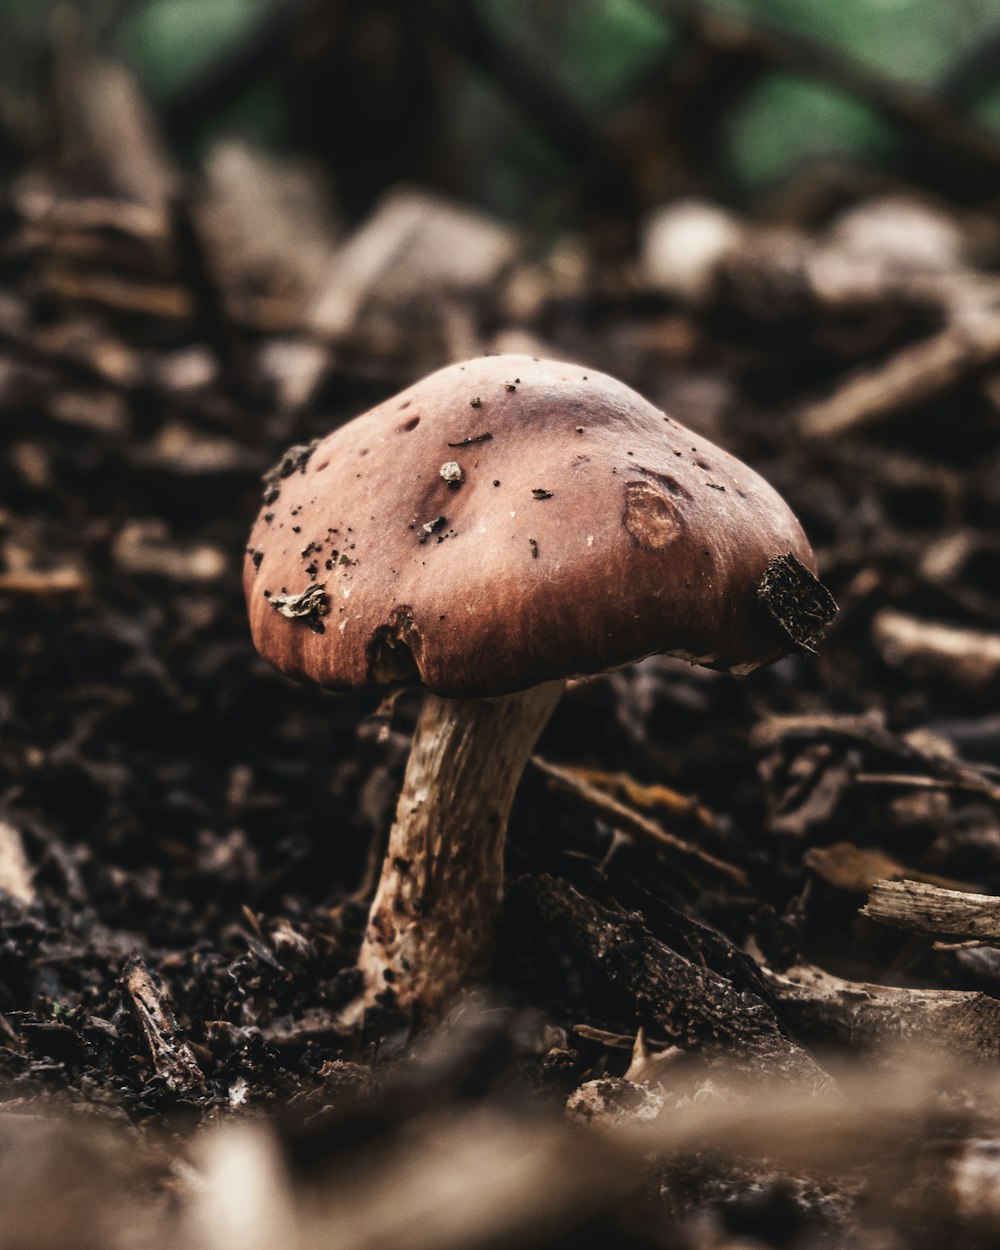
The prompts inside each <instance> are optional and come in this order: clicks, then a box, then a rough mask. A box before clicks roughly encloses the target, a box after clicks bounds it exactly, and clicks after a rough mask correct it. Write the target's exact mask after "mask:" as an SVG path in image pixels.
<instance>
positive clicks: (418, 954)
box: [358, 681, 565, 1020]
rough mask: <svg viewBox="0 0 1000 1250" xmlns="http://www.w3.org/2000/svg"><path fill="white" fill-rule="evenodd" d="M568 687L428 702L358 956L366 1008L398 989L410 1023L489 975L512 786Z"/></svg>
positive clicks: (428, 699) (557, 683) (554, 684)
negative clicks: (463, 986)
mask: <svg viewBox="0 0 1000 1250" xmlns="http://www.w3.org/2000/svg"><path fill="white" fill-rule="evenodd" d="M564 685H565V682H562V681H553V682H546V683H545V684H544V685H541V686H534V687H532V689H530V690H524V691H520V692H519V693H517V694H509V695H503V696H501V697H500V698H495V699H442V698H439V697H438V696H436V695H433V694H428V695H426V696H425V698H424V705H423V708H422V710H421V713H420V718H419V720H418V721H417V728H416V732H415V734H414V737H413V746H412V749H411V751H410V758H409V762H408V763H407V766H406V776H405V778H404V780H403V789H402V791H401V793H400V796H399V803H398V804H397V807H396V820H395V823H394V824H393V826H392V831H391V833H390V834H389V847H388V851H387V853H386V857H385V864H384V865H383V868H382V877H381V879H380V881H379V885H378V890H377V891H376V894H375V899H374V901H373V903H372V906H371V911H370V913H369V916H368V928H367V931H366V933H365V940H364V943H363V945H362V947H361V954H360V956H359V960H358V962H359V966H360V968H361V970H362V972H363V974H364V978H365V988H364V992H363V995H362V999H361V1001H360V1003H359V1004H358V1006H359V1007H360V1008H361V1010H366V1009H367V1008H369V1007H374V1006H376V1005H377V1004H378V1003H379V1002H380V1001H386V1000H385V999H383V995H384V994H385V993H386V991H391V993H392V996H393V998H394V1001H395V1005H396V1007H397V1008H398V1009H399V1010H401V1011H402V1012H403V1013H404V1014H405V1015H406V1016H408V1017H419V1018H420V1019H424V1020H426V1019H429V1018H432V1017H433V1016H435V1015H437V1014H438V1013H439V1012H440V1010H441V1008H442V1006H443V1005H444V1003H445V1002H446V1001H447V999H448V998H449V997H450V996H451V995H452V994H453V993H454V992H455V990H457V989H458V988H459V987H460V986H462V985H464V984H465V983H466V982H468V981H469V980H472V979H474V978H475V977H476V976H478V975H479V974H481V973H482V972H484V971H485V969H486V967H487V966H488V963H489V959H490V955H491V952H492V946H493V929H494V923H495V921H496V917H497V913H498V911H499V908H500V900H501V896H502V894H503V859H504V840H505V837H506V833H507V818H508V816H509V814H510V807H511V803H512V802H513V799H514V791H515V790H516V789H517V784H518V782H519V781H520V779H521V774H522V772H523V771H524V767H525V765H526V763H527V761H528V757H529V756H530V755H531V752H532V749H533V747H534V745H535V742H536V740H537V739H538V735H539V734H540V733H541V732H542V729H543V728H544V727H545V724H546V722H547V721H548V719H549V717H550V716H551V714H552V711H553V709H554V708H555V706H556V704H557V703H558V702H559V697H560V695H561V694H562V691H563V687H564Z"/></svg>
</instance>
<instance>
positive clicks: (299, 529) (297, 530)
mask: <svg viewBox="0 0 1000 1250" xmlns="http://www.w3.org/2000/svg"><path fill="white" fill-rule="evenodd" d="M292 533H293V534H301V533H302V526H301V525H293V526H292Z"/></svg>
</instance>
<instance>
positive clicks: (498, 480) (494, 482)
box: [493, 477, 500, 486]
mask: <svg viewBox="0 0 1000 1250" xmlns="http://www.w3.org/2000/svg"><path fill="white" fill-rule="evenodd" d="M493 485H494V486H499V485H500V479H499V478H498V477H495V478H494V479H493Z"/></svg>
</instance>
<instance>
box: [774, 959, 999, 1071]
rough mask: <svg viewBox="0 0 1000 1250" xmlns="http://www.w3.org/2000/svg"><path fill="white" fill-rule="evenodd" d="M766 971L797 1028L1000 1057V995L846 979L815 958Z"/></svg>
mask: <svg viewBox="0 0 1000 1250" xmlns="http://www.w3.org/2000/svg"><path fill="white" fill-rule="evenodd" d="M761 971H762V972H763V974H764V979H765V981H766V983H767V986H768V989H769V990H770V991H771V993H772V994H773V995H774V997H775V998H776V999H777V1000H778V1002H779V1003H780V1006H781V1017H782V1020H783V1021H785V1022H786V1023H787V1024H788V1025H789V1027H790V1028H791V1029H792V1030H793V1031H794V1032H795V1033H796V1034H801V1035H803V1036H806V1037H822V1038H823V1039H824V1040H825V1041H826V1042H828V1043H829V1042H831V1041H837V1042H841V1043H844V1044H845V1045H848V1046H852V1047H865V1048H870V1047H872V1046H887V1045H892V1044H899V1043H905V1044H906V1045H907V1046H910V1045H922V1046H924V1047H926V1048H927V1049H929V1050H938V1051H941V1050H945V1051H947V1053H948V1054H950V1055H953V1056H954V1057H956V1058H960V1059H962V1060H966V1061H974V1062H982V1061H985V1060H989V1061H991V1062H995V1061H996V1060H997V1059H998V1058H1000V1001H997V999H995V998H990V997H989V995H987V994H980V993H976V992H972V991H965V990H924V989H903V988H900V987H899V986H889V985H872V984H869V983H867V982H861V981H844V980H842V979H841V978H840V977H835V976H833V975H832V974H831V973H829V972H824V971H823V970H822V969H820V968H817V967H815V966H813V965H811V964H800V965H798V966H796V967H794V968H790V969H789V970H788V971H787V972H784V973H777V972H773V971H771V970H770V969H768V968H762V969H761Z"/></svg>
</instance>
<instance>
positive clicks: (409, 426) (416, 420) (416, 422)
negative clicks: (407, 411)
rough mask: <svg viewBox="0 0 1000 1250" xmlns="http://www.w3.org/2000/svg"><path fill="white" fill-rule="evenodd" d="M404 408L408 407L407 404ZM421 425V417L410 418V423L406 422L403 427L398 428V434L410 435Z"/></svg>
mask: <svg viewBox="0 0 1000 1250" xmlns="http://www.w3.org/2000/svg"><path fill="white" fill-rule="evenodd" d="M403 406H404V407H406V405H405V404H404V405H403ZM419 424H420V418H419V417H410V419H409V421H404V422H403V424H402V425H399V426H397V427H396V432H397V433H399V434H409V432H410V431H411V430H415V429H416V428H417V426H418V425H419Z"/></svg>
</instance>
